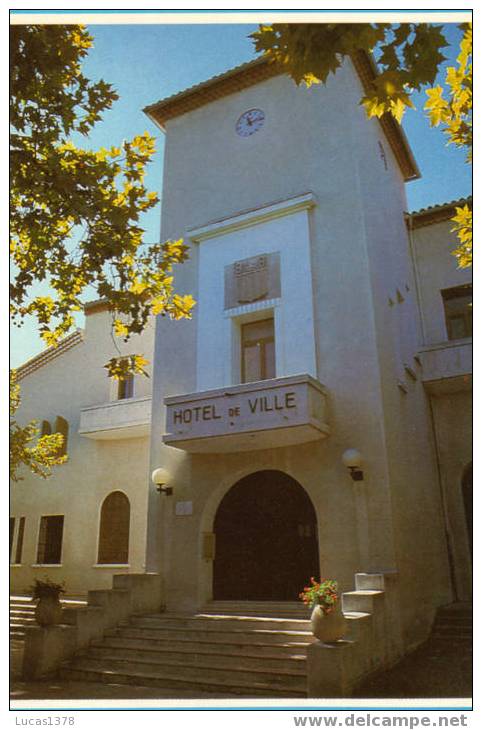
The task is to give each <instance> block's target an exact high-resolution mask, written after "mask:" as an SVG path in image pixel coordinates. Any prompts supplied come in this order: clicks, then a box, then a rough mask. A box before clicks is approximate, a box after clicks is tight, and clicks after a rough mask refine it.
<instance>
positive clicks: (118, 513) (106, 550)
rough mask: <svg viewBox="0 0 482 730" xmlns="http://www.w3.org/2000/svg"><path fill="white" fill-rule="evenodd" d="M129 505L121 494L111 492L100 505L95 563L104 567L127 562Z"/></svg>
mask: <svg viewBox="0 0 482 730" xmlns="http://www.w3.org/2000/svg"><path fill="white" fill-rule="evenodd" d="M130 512H131V508H130V504H129V500H128V499H127V497H126V495H125V494H124V493H123V492H111V493H110V494H109V495H108V496H107V497H106V498H105V499H104V502H103V504H102V509H101V511H100V528H99V555H98V558H97V562H98V563H99V564H104V565H114V564H122V565H125V564H126V563H128V562H129V522H130Z"/></svg>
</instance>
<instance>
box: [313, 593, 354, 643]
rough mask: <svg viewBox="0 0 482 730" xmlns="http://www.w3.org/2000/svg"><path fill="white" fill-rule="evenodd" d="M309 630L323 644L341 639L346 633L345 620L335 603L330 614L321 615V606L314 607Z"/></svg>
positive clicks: (339, 605)
mask: <svg viewBox="0 0 482 730" xmlns="http://www.w3.org/2000/svg"><path fill="white" fill-rule="evenodd" d="M311 630H312V632H313V635H314V636H316V638H317V639H319V640H320V641H322V642H323V643H325V644H329V643H330V642H333V641H338V639H341V638H343V636H344V635H345V633H346V619H345V617H344V615H343V612H342V610H341V601H337V603H336V606H335V609H334V610H333V611H332V612H331V613H327V614H325V613H323V610H322V608H321V606H319V605H318V606H315V607H314V609H313V613H312V614H311Z"/></svg>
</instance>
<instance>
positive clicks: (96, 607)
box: [22, 573, 164, 680]
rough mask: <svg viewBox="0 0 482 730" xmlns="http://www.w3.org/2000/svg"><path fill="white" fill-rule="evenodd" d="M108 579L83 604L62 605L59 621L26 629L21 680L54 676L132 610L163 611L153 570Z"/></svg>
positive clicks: (158, 583) (89, 594) (160, 592)
mask: <svg viewBox="0 0 482 730" xmlns="http://www.w3.org/2000/svg"><path fill="white" fill-rule="evenodd" d="M112 582H113V588H111V589H105V590H95V591H89V593H88V597H87V605H83V606H79V607H69V608H64V609H63V611H62V621H63V622H62V624H60V625H58V626H50V627H48V628H45V627H42V626H29V627H28V628H27V630H26V634H25V650H24V656H23V665H22V678H23V679H28V680H32V679H40V678H42V677H46V676H49V675H50V676H51V675H54V674H55V673H56V672H57V671H58V669H59V668H60V666H61V664H62V662H65V661H66V660H68V659H70V658H71V657H72V656H73V655H74V654H75V653H76V652H78V651H79V650H81V649H84V648H85V647H87V646H88V645H89V644H90V642H91V641H93V640H95V639H101V638H102V636H103V635H104V631H105V630H106V629H110V628H112V627H114V626H116V625H117V624H118V623H119V622H120V621H125V620H126V619H128V618H129V616H130V615H131V614H133V613H141V612H146V613H147V612H156V611H161V610H163V608H164V607H163V600H162V599H163V595H162V594H163V591H162V580H161V576H160V575H158V574H157V573H129V574H125V575H115V576H113V581H112Z"/></svg>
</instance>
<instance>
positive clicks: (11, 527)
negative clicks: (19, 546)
mask: <svg viewBox="0 0 482 730" xmlns="http://www.w3.org/2000/svg"><path fill="white" fill-rule="evenodd" d="M14 533H15V517H10V562H12V548H13V536H14Z"/></svg>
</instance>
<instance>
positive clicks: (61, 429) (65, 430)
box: [55, 416, 69, 456]
mask: <svg viewBox="0 0 482 730" xmlns="http://www.w3.org/2000/svg"><path fill="white" fill-rule="evenodd" d="M55 433H61V434H62V436H63V437H64V440H63V443H62V448H61V449H60V452H59V455H60V456H65V454H66V453H67V444H68V441H69V424H68V423H67V421H66V420H65V418H62V416H57V418H56V419H55Z"/></svg>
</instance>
